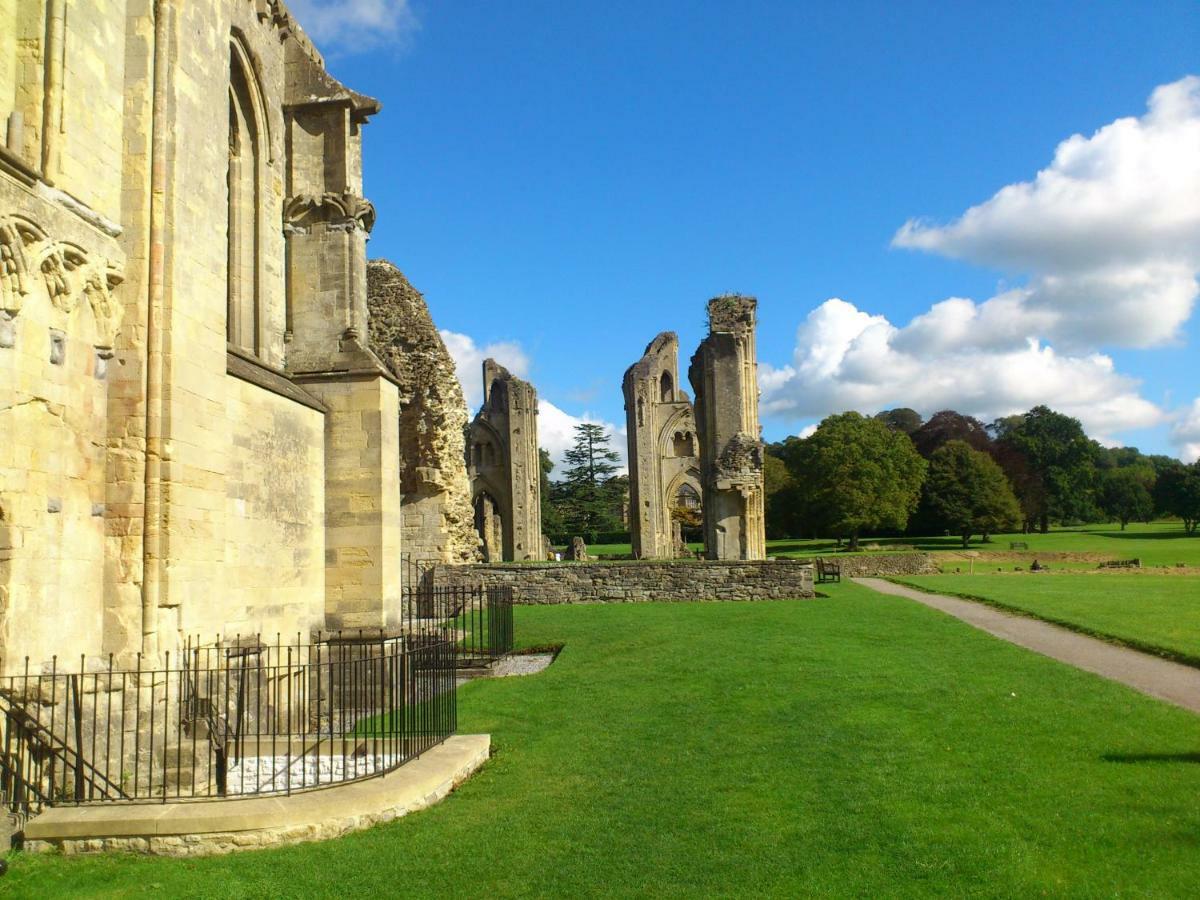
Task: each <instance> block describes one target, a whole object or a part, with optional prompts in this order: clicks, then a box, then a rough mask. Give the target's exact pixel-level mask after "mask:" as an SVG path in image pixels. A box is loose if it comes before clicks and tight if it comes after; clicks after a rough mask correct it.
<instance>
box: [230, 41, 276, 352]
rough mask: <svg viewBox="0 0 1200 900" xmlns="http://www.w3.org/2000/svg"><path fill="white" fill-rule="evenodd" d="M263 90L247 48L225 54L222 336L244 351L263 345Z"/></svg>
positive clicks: (237, 43) (234, 46) (234, 47)
mask: <svg viewBox="0 0 1200 900" xmlns="http://www.w3.org/2000/svg"><path fill="white" fill-rule="evenodd" d="M263 120H264V115H263V106H262V95H261V93H260V92H259V90H258V83H257V80H256V79H255V76H254V69H253V67H252V66H251V65H250V59H249V57H248V55H247V54H246V51H245V48H244V47H242V45H241V42H240V41H239V40H238V39H237V38H236V37H235V38H234V39H233V40H232V41H231V42H230V54H229V169H228V176H227V189H228V190H227V200H228V205H227V210H228V219H227V222H228V251H227V260H226V261H227V268H226V271H227V273H228V298H227V301H228V302H227V310H226V316H227V318H226V325H225V327H226V338H227V339H228V341H229V345H230V346H231V347H233V348H235V349H237V350H240V351H242V352H243V353H249V354H252V355H256V356H257V355H258V354H259V353H260V351H261V349H262V338H261V330H262V276H261V271H260V270H261V266H262V252H261V242H262V234H263V227H262V194H263V171H264V165H265V156H266V152H265V143H266V131H265V127H264V125H265V123H264V121H263Z"/></svg>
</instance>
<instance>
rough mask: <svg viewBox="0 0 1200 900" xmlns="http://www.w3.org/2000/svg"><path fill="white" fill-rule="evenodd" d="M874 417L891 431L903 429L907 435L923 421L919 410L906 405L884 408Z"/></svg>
mask: <svg viewBox="0 0 1200 900" xmlns="http://www.w3.org/2000/svg"><path fill="white" fill-rule="evenodd" d="M875 418H876V419H878V420H879V421H880V422H882V423H883V424H884V425H886V426H887V427H888V428H890V429H892V431H903V432H904V433H905V434H907V435H911V434H912V433H913V432H914V431H916V430H917V429H918V428H920V427H921V426H922V425H923V424H924V423H925V420H924V419H922V418H921V414H920V413H919V412H917V411H916V410H915V409H909V408H908V407H907V406H901V407H897V408H896V409H885V410H884V411H883V412H878V413H875Z"/></svg>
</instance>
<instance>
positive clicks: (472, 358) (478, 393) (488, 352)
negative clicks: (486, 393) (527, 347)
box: [439, 328, 529, 412]
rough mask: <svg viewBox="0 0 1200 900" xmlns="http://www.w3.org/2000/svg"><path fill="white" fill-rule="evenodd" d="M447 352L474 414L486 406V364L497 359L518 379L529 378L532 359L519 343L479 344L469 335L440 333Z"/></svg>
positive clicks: (442, 331) (442, 330)
mask: <svg viewBox="0 0 1200 900" xmlns="http://www.w3.org/2000/svg"><path fill="white" fill-rule="evenodd" d="M439 333H440V334H441V336H442V342H443V343H444V344H445V345H446V349H447V350H448V351H450V356H451V357H453V359H454V369H455V372H456V373H457V374H458V380H459V382H460V383H461V384H462V388H463V395H464V396H465V397H466V398H467V408H468V409H470V410H471V411H472V412H474V411H475V410H476V409H478V408H479V404H481V403H483V361H484V360H485V359H494V360H496V362H498V363H500V365H502V366H504V368H506V369H508V371H510V372H512V373H513V374H514V375H516V376H518V377H519V378H524V377H525V376H526V375H528V374H529V357H528V356H526V354H525V351H524V350H523V349H521V345H520V344H518V343H517V342H516V341H494V342H492V343H490V344H483V345H480V344H477V343H475V339H474V338H472V337H471V336H470V335H466V334H460V333H459V332H457V331H449V330H447V329H445V328H443V329H441V331H440V332H439Z"/></svg>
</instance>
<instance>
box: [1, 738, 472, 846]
mask: <svg viewBox="0 0 1200 900" xmlns="http://www.w3.org/2000/svg"><path fill="white" fill-rule="evenodd" d="M490 747H491V740H490V738H489V736H488V735H486V734H468V735H456V736H455V737H452V738H449V739H448V740H446V741H445V742H443V743H442V744H439V745H438V746H436V747H434V748H433V749H431V750H428V751H426V752H425V753H423V754H422V755H421V756H419V757H418V758H417V759H414V760H412V761H411V762H409V763H406V764H405V765H403V766H401V767H400V768H398V769H396V771H394V772H390V773H388V774H387V775H386V776H384V777H381V778H368V779H366V780H364V781H355V782H351V783H350V784H345V785H341V786H338V787H329V788H323V789H321V790H313V791H308V792H305V793H297V794H293V795H292V796H290V797H287V796H272V797H262V798H254V799H237V800H214V801H205V802H185V803H150V804H116V803H111V804H97V805H94V806H82V807H69V806H60V807H55V808H53V809H49V810H47V811H46V812H44V813H42V814H41V815H40V816H38V817H37V818H35V819H32V820H31V821H30V822H29V823H28V824H27V825H26V826H25V841H24V845H23V847H24V849H25V850H28V851H31V852H44V851H48V850H58V851H60V852H62V853H64V854H67V855H72V854H76V853H95V852H100V851H106V850H123V851H129V852H133V853H150V854H155V855H163V856H209V855H213V854H221V853H230V852H233V851H235V850H251V849H258V848H262V847H272V846H278V845H282V844H294V843H299V842H302V841H318V840H327V839H329V838H335V837H339V836H341V835H343V834H346V833H347V832H350V831H357V830H359V829H362V828H367V827H370V826H371V825H377V824H380V823H382V822H390V821H392V820H393V819H398V818H399V817H400V816H403V815H406V814H407V813H410V812H415V811H416V810H419V809H424V808H425V807H427V806H431V805H432V804H434V803H436V802H438V801H439V800H441V799H442V798H443V797H445V796H446V795H447V794H449V793H450V792H451V791H452V790H453V789H454V788H455V787H456V786H457V785H459V784H461V783H462V782H463V781H465V780H466V779H467V778H468V777H470V776H471V775H472V774H473V773H474V772H475V771H476V770H477V769H478V768H479V767H480V766H482V765H483V764H484V762H486V761H487V758H488V755H489V753H490Z"/></svg>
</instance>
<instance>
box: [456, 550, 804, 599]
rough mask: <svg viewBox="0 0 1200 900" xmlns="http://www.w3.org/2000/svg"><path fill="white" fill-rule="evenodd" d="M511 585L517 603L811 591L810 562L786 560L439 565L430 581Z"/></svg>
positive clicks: (785, 595) (783, 595) (795, 595)
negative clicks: (432, 579)
mask: <svg viewBox="0 0 1200 900" xmlns="http://www.w3.org/2000/svg"><path fill="white" fill-rule="evenodd" d="M481 583H482V584H483V585H484V586H486V587H494V586H502V585H510V586H512V588H513V589H514V595H515V600H516V602H517V603H521V604H527V605H539V604H552V603H638V602H645V601H651V600H660V601H671V602H680V601H696V600H793V599H800V598H807V597H812V596H813V567H812V566H811V565H809V564H808V563H803V562H798V561H796V560H790V559H778V560H757V561H745V562H710V561H705V562H698V561H684V560H673V561H671V560H663V561H661V562H649V561H632V562H598V563H547V564H537V565H519V564H518V565H472V566H455V567H447V566H441V567H439V568H438V569H437V571H436V572H435V575H434V584H435V585H437V586H439V587H440V586H442V585H447V586H453V585H478V584H481Z"/></svg>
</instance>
